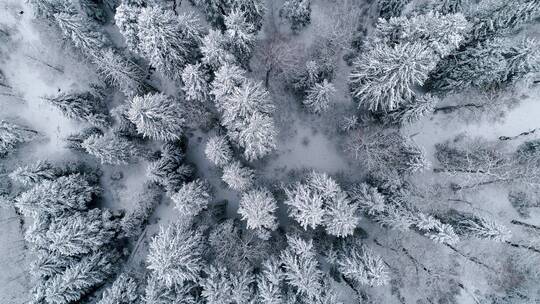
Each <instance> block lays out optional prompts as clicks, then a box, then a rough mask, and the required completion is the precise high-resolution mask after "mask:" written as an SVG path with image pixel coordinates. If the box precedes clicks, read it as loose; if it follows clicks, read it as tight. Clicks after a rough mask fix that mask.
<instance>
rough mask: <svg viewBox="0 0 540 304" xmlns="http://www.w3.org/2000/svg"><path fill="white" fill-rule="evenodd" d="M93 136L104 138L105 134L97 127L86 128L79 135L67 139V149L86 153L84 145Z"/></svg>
mask: <svg viewBox="0 0 540 304" xmlns="http://www.w3.org/2000/svg"><path fill="white" fill-rule="evenodd" d="M92 135H96V136H102V135H103V132H102V131H101V130H100V129H98V128H96V127H89V128H85V129H83V130H82V131H81V132H79V133H75V134H71V135H69V136H68V137H66V138H65V141H66V147H67V148H69V149H73V150H76V151H81V152H84V151H85V149H84V148H83V147H82V143H83V142H84V141H85V140H86V139H87V138H88V137H90V136H92Z"/></svg>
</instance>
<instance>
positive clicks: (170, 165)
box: [147, 142, 193, 193]
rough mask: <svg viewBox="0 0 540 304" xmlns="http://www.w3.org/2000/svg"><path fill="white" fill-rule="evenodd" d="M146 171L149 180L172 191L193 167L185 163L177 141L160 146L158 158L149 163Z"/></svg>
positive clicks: (188, 175) (188, 174)
mask: <svg viewBox="0 0 540 304" xmlns="http://www.w3.org/2000/svg"><path fill="white" fill-rule="evenodd" d="M147 172H148V176H149V177H150V179H151V180H153V181H154V182H156V183H158V184H160V185H162V186H164V187H165V189H166V190H167V191H168V192H171V193H173V192H176V191H178V189H179V188H180V187H181V186H182V184H183V183H184V182H185V181H186V180H187V179H188V178H189V177H190V176H191V175H192V173H193V169H192V167H191V166H190V165H188V164H186V163H185V161H184V153H183V152H182V147H181V146H180V145H179V143H177V142H168V143H165V144H164V145H163V146H162V147H161V156H160V158H159V159H158V160H156V161H153V162H151V163H150V165H149V166H148V171H147Z"/></svg>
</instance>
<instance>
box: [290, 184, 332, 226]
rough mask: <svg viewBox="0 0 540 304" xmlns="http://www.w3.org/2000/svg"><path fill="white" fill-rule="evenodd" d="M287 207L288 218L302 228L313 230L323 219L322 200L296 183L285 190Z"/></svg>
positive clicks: (305, 186) (308, 189)
mask: <svg viewBox="0 0 540 304" xmlns="http://www.w3.org/2000/svg"><path fill="white" fill-rule="evenodd" d="M285 194H286V195H287V200H286V201H285V205H288V206H289V216H291V217H292V218H293V219H295V220H296V221H297V222H298V223H299V224H300V226H301V227H302V228H304V229H307V228H312V229H315V228H317V226H319V225H320V224H321V223H322V221H323V217H324V213H325V212H324V209H323V204H324V201H323V198H322V197H321V196H320V195H318V194H317V193H315V192H314V191H312V189H310V187H309V186H308V185H306V184H302V183H298V184H296V185H294V186H293V187H290V188H287V189H285Z"/></svg>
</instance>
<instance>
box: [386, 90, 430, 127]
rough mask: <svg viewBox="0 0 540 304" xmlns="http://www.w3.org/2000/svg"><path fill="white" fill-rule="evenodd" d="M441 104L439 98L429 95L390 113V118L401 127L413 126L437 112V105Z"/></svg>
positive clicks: (415, 99)
mask: <svg viewBox="0 0 540 304" xmlns="http://www.w3.org/2000/svg"><path fill="white" fill-rule="evenodd" d="M438 102H439V99H438V98H437V97H434V96H433V95H431V94H429V93H427V94H424V95H422V96H420V97H418V98H414V100H413V101H411V102H408V103H405V104H403V105H402V106H401V107H400V108H399V109H397V110H396V111H393V112H390V113H388V118H389V119H390V121H391V122H393V123H398V124H401V125H407V124H412V123H414V122H416V121H418V120H420V119H421V118H422V117H424V116H427V115H430V114H431V113H433V111H434V110H435V105H436V104H437V103H438Z"/></svg>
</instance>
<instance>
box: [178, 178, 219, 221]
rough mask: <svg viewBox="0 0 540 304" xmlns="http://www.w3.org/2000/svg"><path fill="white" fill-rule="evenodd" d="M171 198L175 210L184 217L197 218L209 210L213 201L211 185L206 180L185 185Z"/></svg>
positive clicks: (198, 180)
mask: <svg viewBox="0 0 540 304" xmlns="http://www.w3.org/2000/svg"><path fill="white" fill-rule="evenodd" d="M171 198H172V200H173V202H174V203H175V209H176V210H178V212H180V214H181V215H182V216H186V217H192V216H196V215H197V214H199V213H200V212H201V211H202V210H204V209H206V208H208V206H209V204H210V202H211V201H212V195H211V188H210V184H208V182H207V181H204V180H200V179H197V180H194V181H192V182H190V183H186V184H184V185H183V186H182V188H180V190H178V192H176V193H174V194H173V195H172V197H171Z"/></svg>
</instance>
